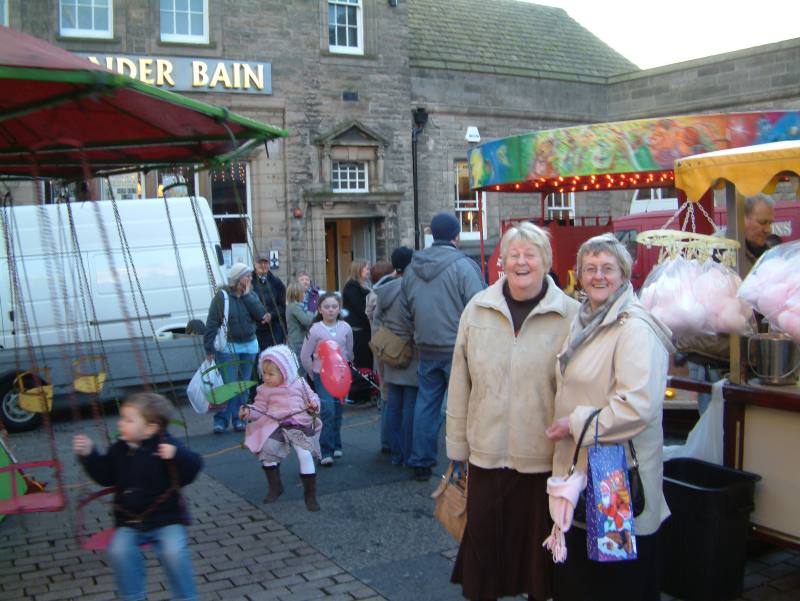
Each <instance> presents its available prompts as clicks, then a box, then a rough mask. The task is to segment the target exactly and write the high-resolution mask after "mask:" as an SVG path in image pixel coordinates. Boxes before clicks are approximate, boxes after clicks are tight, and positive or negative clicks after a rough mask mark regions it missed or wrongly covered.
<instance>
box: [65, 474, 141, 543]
mask: <svg viewBox="0 0 800 601" xmlns="http://www.w3.org/2000/svg"><path fill="white" fill-rule="evenodd" d="M116 490H117V489H116V488H115V487H113V486H109V487H108V488H103V489H101V490H98V491H96V492H93V493H92V494H90V495H88V496H86V497H84V498H82V499H81V500H80V501H78V508H77V515H76V520H75V521H76V533H75V538H76V540H77V541H78V546H79V547H80V548H81V549H83V550H85V551H105V550H106V549H108V545H110V544H111V539H112V538H114V533H115V532H116V531H117V529H116V528H113V527H111V528H103V529H102V530H100V531H98V532H95V533H94V534H91V535H89V536H86V535H85V534H84V532H83V529H84V528H83V508H84V507H86V505H88V504H89V503H91V502H92V501H94V500H96V499H99V498H100V497H104V496H106V495H110V494H112V493H114V491H116ZM139 548H140V549H142V550H144V549H149V548H150V544H149V543H147V544H144V545H139Z"/></svg>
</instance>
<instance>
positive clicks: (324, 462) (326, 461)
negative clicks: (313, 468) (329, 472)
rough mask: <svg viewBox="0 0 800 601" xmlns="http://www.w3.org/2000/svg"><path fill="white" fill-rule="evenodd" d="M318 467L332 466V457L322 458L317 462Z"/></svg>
mask: <svg viewBox="0 0 800 601" xmlns="http://www.w3.org/2000/svg"><path fill="white" fill-rule="evenodd" d="M319 464H320V465H333V457H323V458H322V459H320V460H319Z"/></svg>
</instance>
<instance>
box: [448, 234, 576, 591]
mask: <svg viewBox="0 0 800 601" xmlns="http://www.w3.org/2000/svg"><path fill="white" fill-rule="evenodd" d="M500 256H501V257H502V262H503V270H504V272H505V277H503V278H501V279H500V280H499V281H498V282H496V283H495V284H493V285H492V286H490V287H489V288H487V289H486V290H484V291H482V292H479V293H478V294H476V295H475V296H474V297H473V298H472V300H471V301H470V302H469V304H468V305H467V307H466V308H465V309H464V313H463V314H462V316H461V321H460V323H459V326H458V337H457V338H456V345H455V349H454V352H453V367H452V372H451V374H450V386H449V389H448V400H447V456H448V457H449V458H450V459H451V460H452V461H457V462H466V461H469V486H468V493H467V495H468V497H467V527H466V530H465V532H464V536H463V538H462V540H461V545H460V547H459V550H458V556H457V558H456V563H455V566H454V568H453V576H452V581H453V582H457V583H460V584H461V586H462V591H463V594H464V596H465V597H466V598H468V599H473V600H478V599H480V600H488V599H497V598H498V597H511V596H518V595H519V594H521V593H527V594H528V599H532V600H533V599H536V600H544V599H548V598H550V595H551V580H552V566H553V563H552V560H551V559H550V556H549V554H547V552H546V551H545V550H544V549H543V548H542V540H544V538H545V537H546V536H547V533H548V532H549V530H550V527H551V525H552V524H551V522H550V516H549V511H548V505H547V492H546V485H547V478H548V476H549V475H550V470H551V466H552V458H553V444H552V442H551V441H550V440H548V439H547V437H546V436H545V429H546V428H547V426H548V424H550V422H551V421H552V419H553V400H554V397H555V392H556V378H555V373H554V371H553V365H554V364H555V361H556V352H557V351H558V349H559V348H560V347H561V345H562V343H563V341H564V339H565V338H566V336H567V332H568V331H569V325H570V323H571V321H572V318H573V317H574V316H575V314H576V312H577V308H578V303H577V302H575V301H574V300H572V299H571V298H569V297H567V296H566V295H565V294H564V293H563V292H561V290H559V289H558V287H557V286H556V285H555V284H554V283H553V280H552V279H551V278H550V277H549V276H547V272H548V271H549V270H550V265H551V263H552V251H551V249H550V242H549V240H548V239H547V233H546V232H545V231H544V230H542V229H540V228H538V227H536V226H535V225H533V224H531V223H522V224H520V225H518V226H516V227H513V228H511V229H510V230H508V231H507V232H506V233H505V235H504V236H503V239H502V241H501V242H500Z"/></svg>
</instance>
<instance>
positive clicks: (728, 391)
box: [723, 381, 800, 548]
mask: <svg viewBox="0 0 800 601" xmlns="http://www.w3.org/2000/svg"><path fill="white" fill-rule="evenodd" d="M723 396H724V398H725V439H724V453H725V454H724V459H725V465H726V466H729V467H735V468H737V469H742V470H745V471H748V472H753V473H755V474H758V475H760V476H761V481H760V482H759V483H758V484H756V494H755V510H754V511H753V514H752V515H751V522H752V524H753V528H754V532H755V534H757V535H758V536H760V537H762V538H765V539H768V540H771V541H772V542H776V543H778V544H781V545H785V546H791V547H795V548H800V502H798V499H800V469H798V462H800V388H798V387H797V386H765V385H762V384H759V383H757V381H751V382H749V383H748V384H747V385H737V384H730V383H729V384H726V385H725V386H724V387H723Z"/></svg>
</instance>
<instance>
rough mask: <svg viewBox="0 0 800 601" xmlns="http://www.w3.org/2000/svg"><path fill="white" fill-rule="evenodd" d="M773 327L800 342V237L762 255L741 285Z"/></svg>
mask: <svg viewBox="0 0 800 601" xmlns="http://www.w3.org/2000/svg"><path fill="white" fill-rule="evenodd" d="M739 298H741V299H743V300H745V301H747V302H749V303H751V304H752V305H753V308H754V309H755V310H756V311H758V312H759V313H761V314H762V315H764V317H765V318H766V319H767V321H768V322H769V324H770V326H772V328H773V329H777V330H780V331H782V332H785V333H786V334H788V335H789V336H791V338H792V339H793V340H794V341H795V342H800V240H795V241H793V242H787V243H785V244H780V245H778V246H776V247H775V248H772V249H770V250H768V251H767V252H765V253H764V254H763V255H761V258H760V259H759V260H758V261H757V262H756V264H755V265H754V266H753V269H751V270H750V273H749V274H748V276H747V277H746V278H745V279H744V281H743V282H742V285H741V286H740V288H739Z"/></svg>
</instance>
